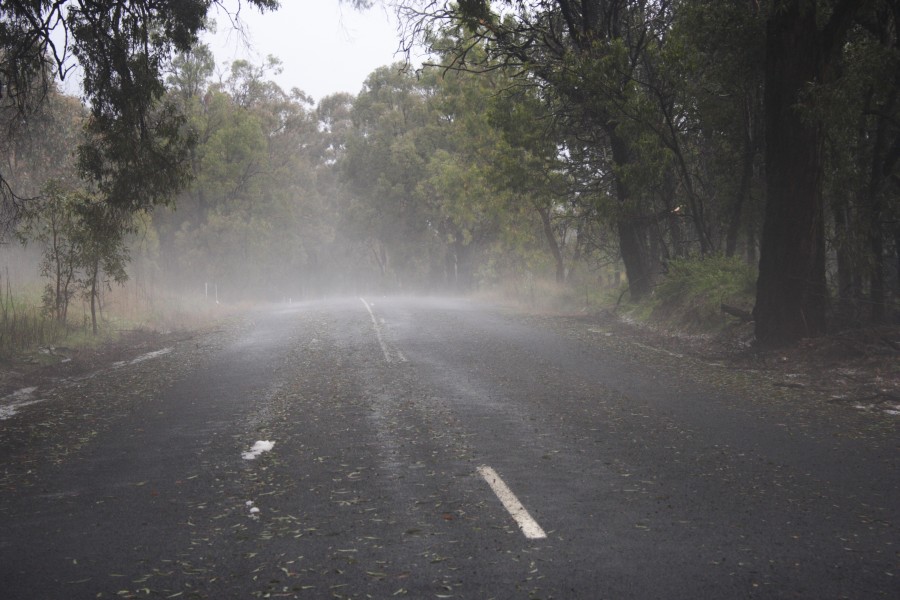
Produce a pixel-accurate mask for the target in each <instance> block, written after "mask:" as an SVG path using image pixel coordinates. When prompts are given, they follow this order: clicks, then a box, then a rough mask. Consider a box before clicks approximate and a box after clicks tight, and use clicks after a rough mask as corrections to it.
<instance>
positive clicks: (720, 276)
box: [636, 256, 757, 333]
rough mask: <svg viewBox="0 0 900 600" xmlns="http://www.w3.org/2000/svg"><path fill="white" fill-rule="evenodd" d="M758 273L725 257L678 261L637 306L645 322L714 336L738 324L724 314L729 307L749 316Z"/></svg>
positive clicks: (672, 263) (732, 317) (740, 261)
mask: <svg viewBox="0 0 900 600" xmlns="http://www.w3.org/2000/svg"><path fill="white" fill-rule="evenodd" d="M756 277H757V273H756V270H755V269H754V268H752V267H750V266H748V265H747V264H746V263H745V262H744V261H742V260H740V259H736V258H726V257H724V256H711V257H706V258H701V259H697V258H692V259H676V260H672V261H670V262H669V264H668V273H666V275H665V277H664V278H663V279H662V280H661V281H660V282H659V284H658V285H657V286H656V287H655V288H654V291H653V295H652V296H651V297H650V298H648V299H647V300H646V301H644V302H642V303H641V304H640V306H638V307H637V311H636V312H637V313H638V314H642V315H643V316H644V317H645V318H646V319H648V320H650V321H652V322H656V323H661V324H664V325H669V326H671V327H674V328H677V329H681V330H685V331H688V332H691V333H715V332H718V331H721V330H722V329H724V328H725V327H727V326H729V325H732V324H734V323H735V317H734V316H732V315H729V314H726V313H725V312H723V311H722V305H723V304H724V305H728V306H730V307H733V308H736V309H738V310H740V311H744V312H746V313H749V312H750V311H751V310H752V309H753V303H754V297H755V294H756Z"/></svg>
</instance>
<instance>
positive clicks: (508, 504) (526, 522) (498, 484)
mask: <svg viewBox="0 0 900 600" xmlns="http://www.w3.org/2000/svg"><path fill="white" fill-rule="evenodd" d="M478 474H479V475H481V476H482V477H483V478H484V480H485V481H486V482H487V484H488V485H489V486H491V489H492V490H494V493H495V494H497V498H499V499H500V502H501V503H502V504H503V507H504V508H506V510H507V511H509V514H510V515H512V518H513V519H515V520H516V523H518V524H519V529H521V530H522V533H523V534H525V537H527V538H528V539H530V540H539V539H543V538H545V537H547V534H546V533H544V530H543V529H541V526H540V525H538V524H537V521H535V520H534V519H532V518H531V515H530V514H528V511H527V510H525V507H524V506H522V503H521V502H519V499H518V498H516V495H515V494H513V493H512V490H510V489H509V488H508V487H507V486H506V484H505V483H504V482H503V480H502V479H500V476H499V475H497V472H496V471H495V470H493V469H492V468H490V467H488V466H485V465H482V466H480V467H478Z"/></svg>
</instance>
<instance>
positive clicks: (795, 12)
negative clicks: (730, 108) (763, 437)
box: [754, 0, 828, 347]
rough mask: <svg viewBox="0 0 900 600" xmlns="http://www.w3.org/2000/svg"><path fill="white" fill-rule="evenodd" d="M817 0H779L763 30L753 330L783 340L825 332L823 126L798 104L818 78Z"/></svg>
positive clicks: (773, 342) (765, 341) (763, 339)
mask: <svg viewBox="0 0 900 600" xmlns="http://www.w3.org/2000/svg"><path fill="white" fill-rule="evenodd" d="M821 53H822V49H821V46H820V43H819V32H818V29H817V27H816V11H815V3H814V2H805V1H803V0H793V1H790V2H783V3H781V4H780V5H778V6H777V7H775V8H774V9H773V11H772V14H771V16H770V17H769V21H768V25H767V31H766V93H765V109H766V117H765V119H766V178H767V181H766V200H767V203H766V213H765V220H764V223H763V232H762V245H761V248H760V261H759V280H758V282H757V296H756V308H755V309H754V317H755V320H756V338H757V341H758V342H759V343H760V344H762V345H764V346H770V347H775V346H783V345H788V344H791V343H793V342H796V341H797V340H799V339H801V338H803V337H809V336H816V335H821V334H823V333H825V329H826V309H827V306H828V296H827V288H826V283H825V229H824V218H823V210H822V209H823V202H822V176H823V152H822V144H821V134H820V127H819V126H818V125H817V124H816V123H815V122H814V121H812V120H811V119H810V117H809V115H804V114H802V111H801V110H799V109H798V105H799V104H800V102H801V101H802V100H801V95H802V94H803V93H805V92H807V88H808V86H809V84H810V83H813V82H816V81H818V80H820V75H821V68H822V67H821V64H822V56H821Z"/></svg>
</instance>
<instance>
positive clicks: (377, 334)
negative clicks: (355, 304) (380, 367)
mask: <svg viewBox="0 0 900 600" xmlns="http://www.w3.org/2000/svg"><path fill="white" fill-rule="evenodd" d="M360 300H362V303H363V305H364V306H365V307H366V310H367V311H369V316H370V317H372V325H374V326H375V337H376V338H377V339H378V345H379V346H381V351H382V352H384V360H385V361H387V362H391V353H390V352H388V348H387V345H386V344H385V343H384V340H383V339H382V338H381V327H379V326H378V319H376V318H375V313H373V312H372V307H371V306H369V303H368V302H366V299H365V298H362V297H360Z"/></svg>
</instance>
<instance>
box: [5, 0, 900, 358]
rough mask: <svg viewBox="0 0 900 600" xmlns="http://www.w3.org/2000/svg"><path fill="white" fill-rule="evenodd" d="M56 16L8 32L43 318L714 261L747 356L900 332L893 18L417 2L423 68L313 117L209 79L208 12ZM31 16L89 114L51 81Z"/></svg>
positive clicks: (16, 174)
mask: <svg viewBox="0 0 900 600" xmlns="http://www.w3.org/2000/svg"><path fill="white" fill-rule="evenodd" d="M66 4H67V3H58V4H54V3H44V4H41V6H40V7H39V8H35V7H33V6H31V7H29V6H28V5H29V3H25V2H13V3H11V4H7V3H4V7H3V8H0V23H2V25H3V29H2V30H0V33H2V35H0V53H2V54H0V57H2V61H0V63H2V67H3V68H2V69H0V73H2V77H3V78H4V83H3V86H4V87H3V89H4V95H3V98H2V105H0V110H2V119H3V123H4V124H5V126H6V128H7V132H8V135H7V136H6V137H5V138H4V139H3V142H2V148H0V150H2V153H3V157H4V162H3V163H2V164H3V168H2V170H0V174H2V183H3V186H2V191H3V196H4V209H5V212H4V215H6V223H7V224H8V225H9V227H10V229H9V230H8V231H9V232H15V233H16V235H17V236H18V237H19V239H20V240H21V241H22V242H25V243H27V247H28V248H29V249H31V251H32V252H34V253H35V255H36V259H35V260H36V271H37V270H39V271H40V274H42V275H43V276H44V277H45V279H46V280H47V282H48V285H47V287H46V291H45V293H44V305H45V307H46V308H47V310H48V311H50V312H51V313H52V314H53V316H54V317H55V318H56V319H57V320H62V321H64V320H65V318H66V310H67V308H66V307H67V306H68V303H69V301H70V300H71V299H72V298H75V297H77V296H78V294H80V295H81V297H82V298H84V299H85V301H86V302H87V303H88V304H89V305H90V306H91V308H92V309H94V310H95V309H96V308H97V306H96V305H100V306H99V307H100V308H102V304H101V303H100V300H101V295H102V293H103V290H104V289H110V288H111V287H112V285H114V284H115V282H121V281H124V279H125V277H126V276H127V275H130V276H131V278H132V279H133V280H135V284H136V285H137V286H138V287H141V286H144V287H147V286H150V287H153V288H154V289H156V288H160V289H161V288H165V289H167V290H174V291H178V292H183V293H189V294H196V295H200V294H208V290H209V289H211V288H210V287H209V286H210V285H213V286H215V288H214V289H216V290H218V296H219V298H221V299H222V300H225V301H228V302H237V301H242V300H260V299H261V300H274V301H280V300H283V299H287V298H291V299H296V300H299V299H302V298H306V297H311V296H317V295H322V294H330V293H335V294H337V293H357V292H363V291H365V292H369V291H382V292H404V293H406V292H409V293H413V292H420V291H431V292H434V291H449V292H470V291H474V290H485V289H505V290H511V291H512V292H513V293H517V294H519V295H528V294H534V293H536V292H535V290H537V289H539V287H540V286H538V285H537V283H536V282H543V281H552V282H554V283H555V285H557V286H560V287H561V288H562V289H567V288H568V289H572V290H577V291H578V293H579V294H580V293H581V292H580V290H596V289H599V288H602V287H604V286H610V287H613V288H618V287H619V286H620V285H623V286H627V292H629V293H630V296H631V298H632V299H633V300H635V301H641V300H642V299H646V298H647V297H649V296H651V295H652V294H653V292H654V289H656V286H657V285H659V284H660V283H661V282H663V281H664V280H665V278H666V277H667V272H668V271H669V267H670V265H672V264H673V261H688V260H694V261H702V260H707V259H711V258H714V257H721V256H727V257H731V258H732V259H733V260H737V261H742V262H745V263H746V264H747V265H749V266H751V267H756V266H757V265H759V266H760V278H759V283H758V286H757V301H756V312H755V317H756V320H757V335H758V337H759V339H760V341H761V342H763V343H765V344H769V345H779V344H783V343H790V342H792V341H795V340H797V339H799V338H800V337H803V336H807V335H818V334H821V333H824V332H825V331H826V330H828V329H835V328H842V327H850V326H867V325H870V324H873V323H885V322H896V321H897V319H898V314H900V310H898V301H900V277H898V271H900V252H898V249H900V202H898V201H897V200H898V192H900V169H898V158H900V107H898V97H897V96H898V90H900V46H898V44H900V41H898V32H897V24H898V22H900V19H898V16H900V8H898V6H897V3H896V2H889V1H887V0H883V1H872V2H866V3H859V2H847V1H843V0H836V1H831V2H817V3H816V2H806V1H802V0H792V1H789V0H784V1H772V2H762V3H760V2H749V1H747V2H744V1H730V2H720V1H713V0H681V1H661V2H647V1H635V0H583V1H580V2H579V1H574V0H570V1H563V0H557V1H555V2H538V1H534V2H528V1H526V2H518V1H516V2H514V1H511V0H508V1H505V2H504V1H501V2H493V3H487V2H483V1H478V0H476V1H466V2H459V3H455V4H450V3H443V2H429V1H424V0H422V1H413V0H409V1H407V2H401V3H399V6H398V10H399V14H400V15H401V18H402V20H403V23H404V30H405V35H406V38H405V40H404V42H405V43H406V44H408V45H411V44H414V43H416V44H420V45H421V46H423V47H425V48H427V49H428V50H429V51H430V57H431V58H430V59H429V61H428V62H427V64H424V65H408V64H403V63H398V64H395V65H385V66H384V67H381V68H379V69H377V70H375V71H374V72H373V73H371V74H370V75H369V77H368V78H367V80H366V81H365V83H364V85H363V87H362V90H361V91H360V93H359V94H357V95H355V96H353V95H348V94H338V95H334V96H330V97H326V98H323V99H321V100H320V101H319V102H318V103H314V102H313V101H312V100H311V99H310V98H308V97H307V96H306V95H305V94H303V92H302V91H299V90H296V89H295V90H291V91H286V90H283V89H281V88H279V87H278V86H277V85H276V84H275V83H274V82H273V81H272V80H271V76H272V74H273V73H274V72H275V71H276V70H277V69H279V65H280V63H279V61H278V59H276V58H270V59H269V60H268V61H267V62H265V63H264V64H251V63H248V62H244V61H238V62H235V63H233V64H232V65H231V67H230V71H228V72H227V73H226V74H224V75H223V76H220V77H218V78H216V77H214V76H213V74H214V72H215V71H216V68H215V66H216V65H215V59H214V57H213V56H212V54H211V53H210V51H209V49H208V48H207V47H205V46H203V45H202V44H198V43H197V41H196V33H197V31H199V30H200V29H201V28H202V27H203V22H202V16H203V15H204V14H205V10H206V9H207V8H208V6H207V4H208V3H204V2H201V1H199V0H191V1H190V2H187V3H185V4H186V5H190V7H191V10H192V11H194V12H191V11H188V10H185V12H184V13H183V14H181V13H178V14H176V11H173V9H172V8H171V7H169V8H166V7H162V8H161V7H158V6H157V7H150V5H149V3H146V2H141V1H132V2H115V1H113V0H94V1H93V2H86V3H85V2H83V3H80V4H79V6H82V8H81V9H77V10H76V9H75V8H69V13H66V12H65V10H64V8H60V6H65V5H66ZM252 4H255V5H257V6H258V7H261V8H272V6H273V4H274V3H273V2H263V1H256V2H252ZM355 4H357V5H360V4H363V5H364V4H366V3H365V2H356V3H355ZM84 6H87V7H93V8H95V9H96V10H97V11H98V13H97V14H103V15H105V17H104V19H105V20H104V19H100V20H99V21H98V20H96V19H94V20H93V21H89V20H85V19H81V20H79V17H78V14H79V13H78V11H79V10H81V11H85V10H88V9H85V8H84ZM134 7H142V8H143V9H144V10H143V12H141V11H134V12H129V10H128V9H130V8H134ZM54 10H56V11H57V13H53V12H52V11H54ZM29 11H31V12H30V13H29ZM35 11H37V12H39V13H41V16H42V19H38V20H37V21H30V20H29V19H28V18H26V17H27V16H28V15H29V14H32V16H33V15H34V14H36V13H35ZM72 11H74V12H75V17H73V16H71V15H72V14H73V13H72ZM116 11H119V12H116ZM51 14H58V15H62V16H63V18H68V19H69V21H67V22H70V25H69V28H70V32H71V33H72V36H73V38H72V40H73V41H72V42H71V52H73V53H74V54H75V56H77V58H78V60H79V62H80V64H81V65H82V67H83V68H84V70H85V71H86V73H87V75H86V79H85V99H86V104H82V103H81V102H79V101H78V100H76V99H73V98H69V97H66V96H64V95H61V94H60V93H59V92H58V91H57V90H56V87H55V84H54V83H53V77H52V75H53V73H54V70H58V68H59V67H60V65H64V64H65V62H64V60H62V58H64V57H60V56H58V53H59V51H58V50H57V49H56V48H54V47H51V46H49V45H48V40H50V39H51V38H50V36H49V34H48V33H47V32H46V31H43V30H41V29H40V28H37V29H35V27H36V26H35V25H34V23H35V22H37V23H46V22H49V20H48V18H47V17H48V15H51ZM67 14H68V15H69V16H68V17H66V16H65V15H67ZM276 18H277V17H276ZM116 19H118V21H117V20H116ZM141 19H143V21H142V20H141ZM87 22H90V23H92V24H93V25H92V26H94V27H99V28H101V29H103V28H105V31H107V33H109V34H110V36H111V39H112V40H114V41H115V40H118V43H113V44H108V45H104V42H103V41H102V39H100V38H98V37H96V36H93V37H92V36H90V35H88V34H87V33H85V29H84V24H85V23H87ZM123 25H127V26H123ZM179 27H180V28H181V29H179ZM29 28H30V29H29ZM151 31H153V32H160V31H162V32H167V33H165V34H164V35H162V36H159V35H150V34H149V32H151ZM29 32H30V33H31V34H32V37H31V38H28V39H30V40H31V41H29V42H28V43H27V44H26V43H25V42H23V40H24V39H25V37H23V36H25V34H28V33H29ZM42 35H43V36H44V37H43V38H42V37H41V36H42ZM166 35H169V37H168V38H167V37H166ZM79 36H81V37H79ZM35 39H37V40H43V42H40V41H38V42H37V43H35V42H34V40H35ZM98 39H99V40H100V41H98ZM148 39H152V40H154V44H155V45H150V46H147V45H146V44H142V43H143V42H145V41H146V40H148ZM29 44H30V45H29ZM23 57H24V58H27V59H28V60H25V61H23ZM284 58H285V59H289V57H284ZM16 61H18V62H16ZM29 61H30V62H29ZM23 65H24V66H23ZM26 67H27V68H26ZM28 198H31V199H30V200H27V199H28ZM11 239H12V238H11V237H10V236H9V235H7V241H8V242H9V241H10V240H11ZM681 272H684V270H681ZM540 289H544V288H540ZM746 308H748V309H749V308H751V307H750V306H748V307H746Z"/></svg>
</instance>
